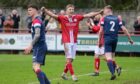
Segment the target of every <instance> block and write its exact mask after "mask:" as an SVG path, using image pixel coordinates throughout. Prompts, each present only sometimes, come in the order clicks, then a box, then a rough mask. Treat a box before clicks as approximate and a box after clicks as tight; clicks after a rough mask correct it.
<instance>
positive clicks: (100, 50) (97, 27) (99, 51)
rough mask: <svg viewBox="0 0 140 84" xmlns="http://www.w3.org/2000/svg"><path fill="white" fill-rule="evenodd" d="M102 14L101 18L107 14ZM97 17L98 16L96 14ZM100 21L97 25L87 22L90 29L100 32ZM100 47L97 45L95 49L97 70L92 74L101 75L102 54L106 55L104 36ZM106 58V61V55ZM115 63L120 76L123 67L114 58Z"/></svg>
mask: <svg viewBox="0 0 140 84" xmlns="http://www.w3.org/2000/svg"><path fill="white" fill-rule="evenodd" d="M98 16H100V18H102V17H104V16H105V15H98ZM95 17H96V16H95ZM100 23H101V20H100V21H99V23H98V25H95V24H94V23H92V25H91V23H87V26H89V28H90V29H92V31H93V32H94V33H98V32H99V30H100ZM99 44H100V47H99V46H98V45H97V46H96V49H95V56H94V68H95V72H94V73H93V74H92V76H99V68H100V56H104V38H103V36H102V38H101V43H99ZM104 60H105V61H106V59H105V57H104ZM113 63H114V64H115V66H116V71H117V73H118V76H119V75H120V74H121V67H119V65H117V63H116V62H115V60H113Z"/></svg>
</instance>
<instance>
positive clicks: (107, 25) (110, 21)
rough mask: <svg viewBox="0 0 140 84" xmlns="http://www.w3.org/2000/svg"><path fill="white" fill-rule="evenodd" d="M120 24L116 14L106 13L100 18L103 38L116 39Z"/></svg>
mask: <svg viewBox="0 0 140 84" xmlns="http://www.w3.org/2000/svg"><path fill="white" fill-rule="evenodd" d="M122 25H123V24H122V21H121V20H120V19H119V18H118V17H117V16H114V15H108V16H106V17H104V18H102V20H101V26H103V31H104V38H111V39H117V38H118V32H119V30H120V29H121V26H122Z"/></svg>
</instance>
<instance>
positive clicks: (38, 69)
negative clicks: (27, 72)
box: [32, 65, 41, 73]
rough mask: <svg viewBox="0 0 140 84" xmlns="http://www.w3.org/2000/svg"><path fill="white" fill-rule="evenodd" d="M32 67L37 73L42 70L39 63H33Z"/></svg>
mask: <svg viewBox="0 0 140 84" xmlns="http://www.w3.org/2000/svg"><path fill="white" fill-rule="evenodd" d="M32 68H33V71H34V72H35V73H39V72H40V71H41V69H40V67H39V66H37V65H33V66H32Z"/></svg>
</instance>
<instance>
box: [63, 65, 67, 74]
mask: <svg viewBox="0 0 140 84" xmlns="http://www.w3.org/2000/svg"><path fill="white" fill-rule="evenodd" d="M67 72H68V64H66V65H65V69H64V73H67Z"/></svg>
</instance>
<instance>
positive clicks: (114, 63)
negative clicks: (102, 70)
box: [113, 61, 117, 69]
mask: <svg viewBox="0 0 140 84" xmlns="http://www.w3.org/2000/svg"><path fill="white" fill-rule="evenodd" d="M113 66H114V69H116V67H117V65H116V62H115V61H113Z"/></svg>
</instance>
